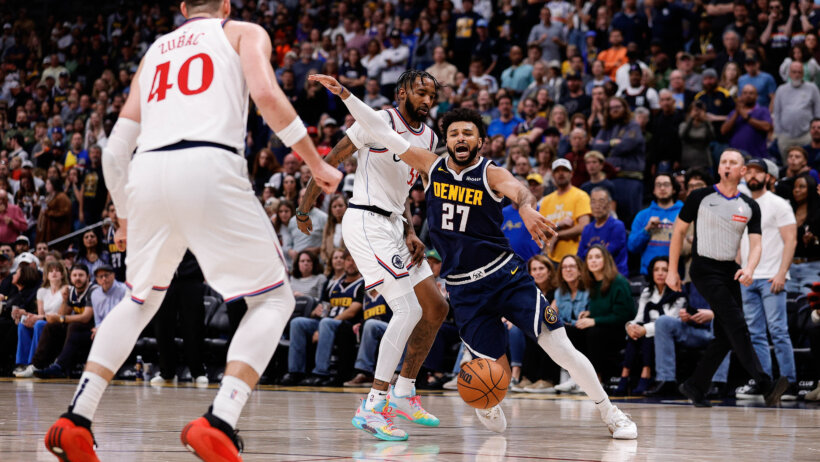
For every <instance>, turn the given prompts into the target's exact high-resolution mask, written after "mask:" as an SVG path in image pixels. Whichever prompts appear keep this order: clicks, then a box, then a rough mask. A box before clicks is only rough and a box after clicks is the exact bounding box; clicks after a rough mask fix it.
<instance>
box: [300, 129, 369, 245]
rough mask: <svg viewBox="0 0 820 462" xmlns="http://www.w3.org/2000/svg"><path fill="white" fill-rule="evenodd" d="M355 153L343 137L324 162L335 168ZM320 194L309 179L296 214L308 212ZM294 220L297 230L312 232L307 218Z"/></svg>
mask: <svg viewBox="0 0 820 462" xmlns="http://www.w3.org/2000/svg"><path fill="white" fill-rule="evenodd" d="M355 152H356V146H355V145H354V144H353V142H352V141H350V138H348V137H347V136H345V137H344V138H342V139H341V141H339V142H338V143H337V144H336V146H334V147H333V150H331V151H330V154H328V155H327V157H325V162H326V163H327V164H329V165H330V166H332V167H336V166H337V165H339V164H341V163H342V162H344V161H346V160H347V159H349V158H350V156H352V155H353V153H355ZM321 193H322V188H320V187H319V185H318V184H316V182H315V181H314V180H313V178H311V179H310V182H308V185H307V191H305V196H304V197H303V198H302V202H300V203H299V208H298V209H297V214H299V213H308V212H310V209H311V207H313V204H315V203H316V198H317V197H319V194H321ZM294 219H295V220H296V225H297V226H298V227H299V230H300V231H302V232H303V233H305V234H310V233H311V232H312V231H313V223H312V221H311V219H310V217H309V216H307V215H301V216H300V215H297V216H296V217H294Z"/></svg>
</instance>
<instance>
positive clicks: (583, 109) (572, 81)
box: [559, 71, 592, 116]
mask: <svg viewBox="0 0 820 462" xmlns="http://www.w3.org/2000/svg"><path fill="white" fill-rule="evenodd" d="M583 83H584V81H583V76H582V75H581V73H580V72H574V71H571V72H570V73H569V74H567V92H566V93H565V94H564V95H563V96H562V97H561V100H560V101H559V103H561V104H562V105H563V106H564V107H565V108H566V109H567V114H569V115H574V114H575V113H578V112H580V113H581V114H583V115H584V116H588V115H589V107H590V106H591V105H592V98H590V97H589V95H587V94H586V93H584V85H583Z"/></svg>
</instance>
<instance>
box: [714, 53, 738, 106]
mask: <svg viewBox="0 0 820 462" xmlns="http://www.w3.org/2000/svg"><path fill="white" fill-rule="evenodd" d="M738 79H740V66H738V65H737V63H736V62H734V61H730V62H728V63H726V65H724V66H723V70H722V71H721V72H720V82H718V86H720V87H723V88H724V89H725V90H726V91H728V92H729V96H731V97H732V98H737V89H738V87H737V81H738Z"/></svg>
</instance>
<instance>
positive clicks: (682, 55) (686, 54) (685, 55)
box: [680, 51, 695, 59]
mask: <svg viewBox="0 0 820 462" xmlns="http://www.w3.org/2000/svg"><path fill="white" fill-rule="evenodd" d="M680 59H695V57H694V56H692V54H691V53H688V52H685V51H684V52H683V53H681V54H680Z"/></svg>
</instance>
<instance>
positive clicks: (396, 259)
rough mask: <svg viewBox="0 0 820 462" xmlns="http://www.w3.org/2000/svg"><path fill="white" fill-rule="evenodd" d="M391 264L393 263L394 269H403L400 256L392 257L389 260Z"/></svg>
mask: <svg viewBox="0 0 820 462" xmlns="http://www.w3.org/2000/svg"><path fill="white" fill-rule="evenodd" d="M391 262H392V263H393V266H395V267H396V269H404V263H402V261H401V257H400V256H398V255H393V259H392V260H391Z"/></svg>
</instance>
